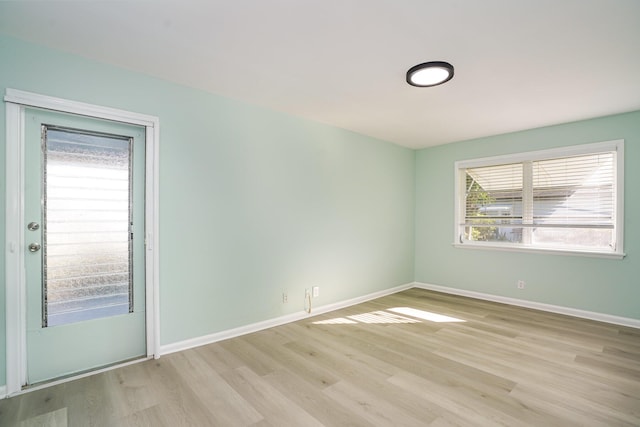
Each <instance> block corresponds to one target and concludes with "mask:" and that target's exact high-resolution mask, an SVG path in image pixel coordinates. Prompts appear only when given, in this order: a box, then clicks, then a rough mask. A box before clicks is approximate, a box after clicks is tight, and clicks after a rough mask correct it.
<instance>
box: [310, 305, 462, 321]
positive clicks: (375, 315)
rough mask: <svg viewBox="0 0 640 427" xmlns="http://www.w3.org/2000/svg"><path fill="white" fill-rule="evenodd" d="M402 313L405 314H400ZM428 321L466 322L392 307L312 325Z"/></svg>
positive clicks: (414, 309) (422, 311)
mask: <svg viewBox="0 0 640 427" xmlns="http://www.w3.org/2000/svg"><path fill="white" fill-rule="evenodd" d="M400 314H404V315H405V316H410V317H405V316H400ZM417 319H422V320H428V321H429V322H436V323H444V322H452V323H455V322H466V320H462V319H458V318H456V317H450V316H445V315H443V314H437V313H431V312H430V311H424V310H418V309H416V308H410V307H394V308H389V309H387V310H386V311H385V310H378V311H371V312H369V313H362V314H355V315H353V316H346V317H335V318H333V319H326V320H318V321H316V322H313V324H314V325H349V324H352V325H353V324H357V323H367V324H390V323H420V322H421V321H420V320H417Z"/></svg>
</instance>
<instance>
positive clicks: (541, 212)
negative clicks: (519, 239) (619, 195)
mask: <svg viewBox="0 0 640 427" xmlns="http://www.w3.org/2000/svg"><path fill="white" fill-rule="evenodd" d="M615 179H616V178H615V153H614V152H605V153H597V154H589V155H582V156H573V157H565V158H558V159H550V160H541V161H536V162H533V224H534V227H535V228H534V229H533V243H537V244H545V245H550V246H553V245H564V246H567V245H570V246H573V247H583V248H591V249H611V248H614V246H615V232H614V228H615V225H616V224H615V220H616V212H615V209H616V189H615Z"/></svg>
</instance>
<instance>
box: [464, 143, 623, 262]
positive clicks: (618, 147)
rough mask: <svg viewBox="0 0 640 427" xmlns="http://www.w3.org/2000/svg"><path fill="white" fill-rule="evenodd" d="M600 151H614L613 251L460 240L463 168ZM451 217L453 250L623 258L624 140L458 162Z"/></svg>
mask: <svg viewBox="0 0 640 427" xmlns="http://www.w3.org/2000/svg"><path fill="white" fill-rule="evenodd" d="M603 151H615V152H616V156H615V157H614V158H615V183H616V214H615V233H616V245H615V246H616V247H615V248H613V249H612V250H610V251H605V250H598V249H595V250H591V249H577V248H566V249H565V248H555V247H554V248H551V247H544V246H536V245H531V244H525V243H512V242H478V241H469V240H463V239H462V236H461V235H460V224H461V223H463V222H464V215H465V201H464V196H465V191H466V189H465V180H464V171H465V169H467V168H473V167H483V166H497V165H503V164H510V163H519V162H527V161H537V160H546V159H553V158H561V157H569V156H580V155H587V154H593V153H597V152H603ZM454 168H455V172H454V173H455V194H454V196H455V215H454V217H455V218H454V240H453V245H454V246H455V247H457V248H470V249H491V250H502V251H516V252H534V253H554V254H564V255H582V256H592V257H601V258H613V259H622V258H624V256H625V254H624V250H623V249H624V241H623V239H624V140H622V139H620V140H614V141H605V142H597V143H592V144H582V145H573V146H568V147H561V148H553V149H549V150H540V151H530V152H525V153H517V154H507V155H502V156H493V157H484V158H479V159H469V160H460V161H457V162H455V166H454Z"/></svg>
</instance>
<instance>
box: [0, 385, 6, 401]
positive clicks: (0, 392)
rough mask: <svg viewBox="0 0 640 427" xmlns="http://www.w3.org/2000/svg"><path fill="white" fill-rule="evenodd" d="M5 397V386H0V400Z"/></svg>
mask: <svg viewBox="0 0 640 427" xmlns="http://www.w3.org/2000/svg"><path fill="white" fill-rule="evenodd" d="M5 397H7V386H4V385H2V386H0V399H4V398H5Z"/></svg>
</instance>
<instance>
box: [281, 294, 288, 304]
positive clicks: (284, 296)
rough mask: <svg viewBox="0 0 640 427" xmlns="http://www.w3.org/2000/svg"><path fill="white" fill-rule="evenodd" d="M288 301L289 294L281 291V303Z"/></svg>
mask: <svg viewBox="0 0 640 427" xmlns="http://www.w3.org/2000/svg"><path fill="white" fill-rule="evenodd" d="M288 302H289V295H287V293H286V292H283V293H282V303H283V304H286V303H288Z"/></svg>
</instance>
